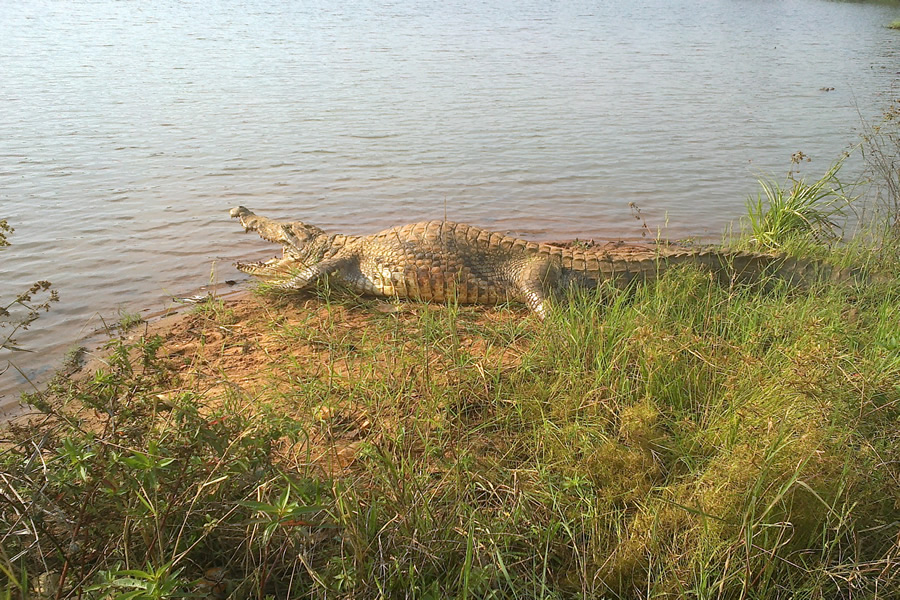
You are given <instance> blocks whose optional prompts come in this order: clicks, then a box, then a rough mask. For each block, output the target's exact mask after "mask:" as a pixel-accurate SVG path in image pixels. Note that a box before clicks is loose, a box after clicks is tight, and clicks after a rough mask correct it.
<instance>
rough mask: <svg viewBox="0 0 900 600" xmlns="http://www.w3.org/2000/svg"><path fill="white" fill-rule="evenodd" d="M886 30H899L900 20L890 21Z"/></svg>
mask: <svg viewBox="0 0 900 600" xmlns="http://www.w3.org/2000/svg"><path fill="white" fill-rule="evenodd" d="M888 28H889V29H900V19H897V20H896V21H891V22H890V24H889V25H888Z"/></svg>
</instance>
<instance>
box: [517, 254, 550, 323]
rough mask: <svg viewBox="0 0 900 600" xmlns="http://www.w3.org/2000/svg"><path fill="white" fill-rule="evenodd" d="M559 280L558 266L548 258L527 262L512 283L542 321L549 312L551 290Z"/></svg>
mask: <svg viewBox="0 0 900 600" xmlns="http://www.w3.org/2000/svg"><path fill="white" fill-rule="evenodd" d="M558 282H559V266H558V265H557V264H556V263H555V262H553V261H550V260H534V261H531V262H529V263H527V264H526V265H525V266H524V267H522V269H521V270H520V271H519V273H518V274H517V275H516V276H515V280H514V284H515V286H516V288H517V289H518V292H519V294H521V296H522V300H523V301H524V302H525V304H527V305H528V308H530V309H531V310H532V311H534V313H535V314H536V315H537V316H538V317H539V318H540V319H541V320H542V321H543V320H544V319H545V318H547V314H548V313H549V309H550V307H549V301H550V295H551V290H553V289H555V288H556V287H557V284H558Z"/></svg>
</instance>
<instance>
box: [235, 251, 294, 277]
mask: <svg viewBox="0 0 900 600" xmlns="http://www.w3.org/2000/svg"><path fill="white" fill-rule="evenodd" d="M289 262H290V261H289V260H286V259H285V257H284V255H282V256H281V257H280V258H279V257H277V256H275V257H273V258H270V259H269V260H259V261H256V262H237V263H234V266H235V267H237V270H238V271H241V272H243V273H248V274H250V275H256V276H258V277H286V276H287V273H286V270H287V266H288V264H289ZM295 268H296V267H295Z"/></svg>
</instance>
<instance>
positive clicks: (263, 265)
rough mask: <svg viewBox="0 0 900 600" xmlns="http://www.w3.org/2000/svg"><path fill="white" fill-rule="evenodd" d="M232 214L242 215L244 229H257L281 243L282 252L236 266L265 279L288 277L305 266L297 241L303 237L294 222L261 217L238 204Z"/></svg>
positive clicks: (240, 216) (269, 239) (273, 240)
mask: <svg viewBox="0 0 900 600" xmlns="http://www.w3.org/2000/svg"><path fill="white" fill-rule="evenodd" d="M231 216H232V218H238V219H240V221H241V225H243V226H244V231H255V232H256V233H257V234H259V237H261V238H262V239H264V240H266V241H268V242H273V243H276V244H281V256H280V257H278V256H275V257H273V258H270V259H269V260H260V261H256V262H237V263H235V267H237V269H238V270H239V271H241V272H243V273H248V274H250V275H255V276H257V277H262V278H265V279H276V280H277V279H285V278H289V277H291V276H292V272H294V271H296V270H297V268H298V267H302V266H303V263H304V261H303V259H302V257H301V253H300V251H299V250H300V248H299V247H297V243H298V242H300V241H301V240H300V239H298V236H297V235H296V233H295V232H294V231H292V230H291V228H290V225H282V224H280V223H276V222H273V221H271V220H269V219H266V218H264V217H258V216H256V215H255V214H253V212H252V211H250V210H248V209H246V208H244V207H243V206H238V207H235V208H232V209H231Z"/></svg>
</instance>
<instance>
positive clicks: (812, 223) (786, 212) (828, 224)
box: [747, 159, 856, 250]
mask: <svg viewBox="0 0 900 600" xmlns="http://www.w3.org/2000/svg"><path fill="white" fill-rule="evenodd" d="M842 165H843V159H842V160H839V161H837V162H835V163H834V164H833V165H831V167H830V168H829V169H828V171H826V172H825V174H824V175H823V176H822V177H820V178H819V179H817V180H815V181H814V182H812V183H807V181H806V180H805V179H803V178H800V179H797V178H795V176H794V174H793V172H791V173H790V174H789V175H788V177H787V180H786V181H785V182H784V183H779V182H777V181H775V180H774V179H768V178H763V179H760V180H759V184H760V187H761V188H762V190H761V191H760V193H758V194H757V196H756V198H750V199H748V201H747V216H748V218H749V225H750V235H751V238H750V241H751V242H752V243H753V244H755V245H756V246H757V247H760V248H763V249H766V250H779V249H782V248H783V247H784V246H785V245H787V244H789V243H791V242H794V243H796V242H803V241H809V242H813V243H816V244H830V243H833V242H834V241H836V240H837V239H839V237H840V230H839V223H838V220H839V219H841V218H843V217H846V216H847V210H848V208H849V206H850V205H851V204H852V202H853V201H854V200H855V199H856V197H854V196H850V195H848V193H847V192H846V191H845V189H844V186H843V184H842V183H841V181H840V180H839V179H838V172H839V171H840V169H841V166H842Z"/></svg>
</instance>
